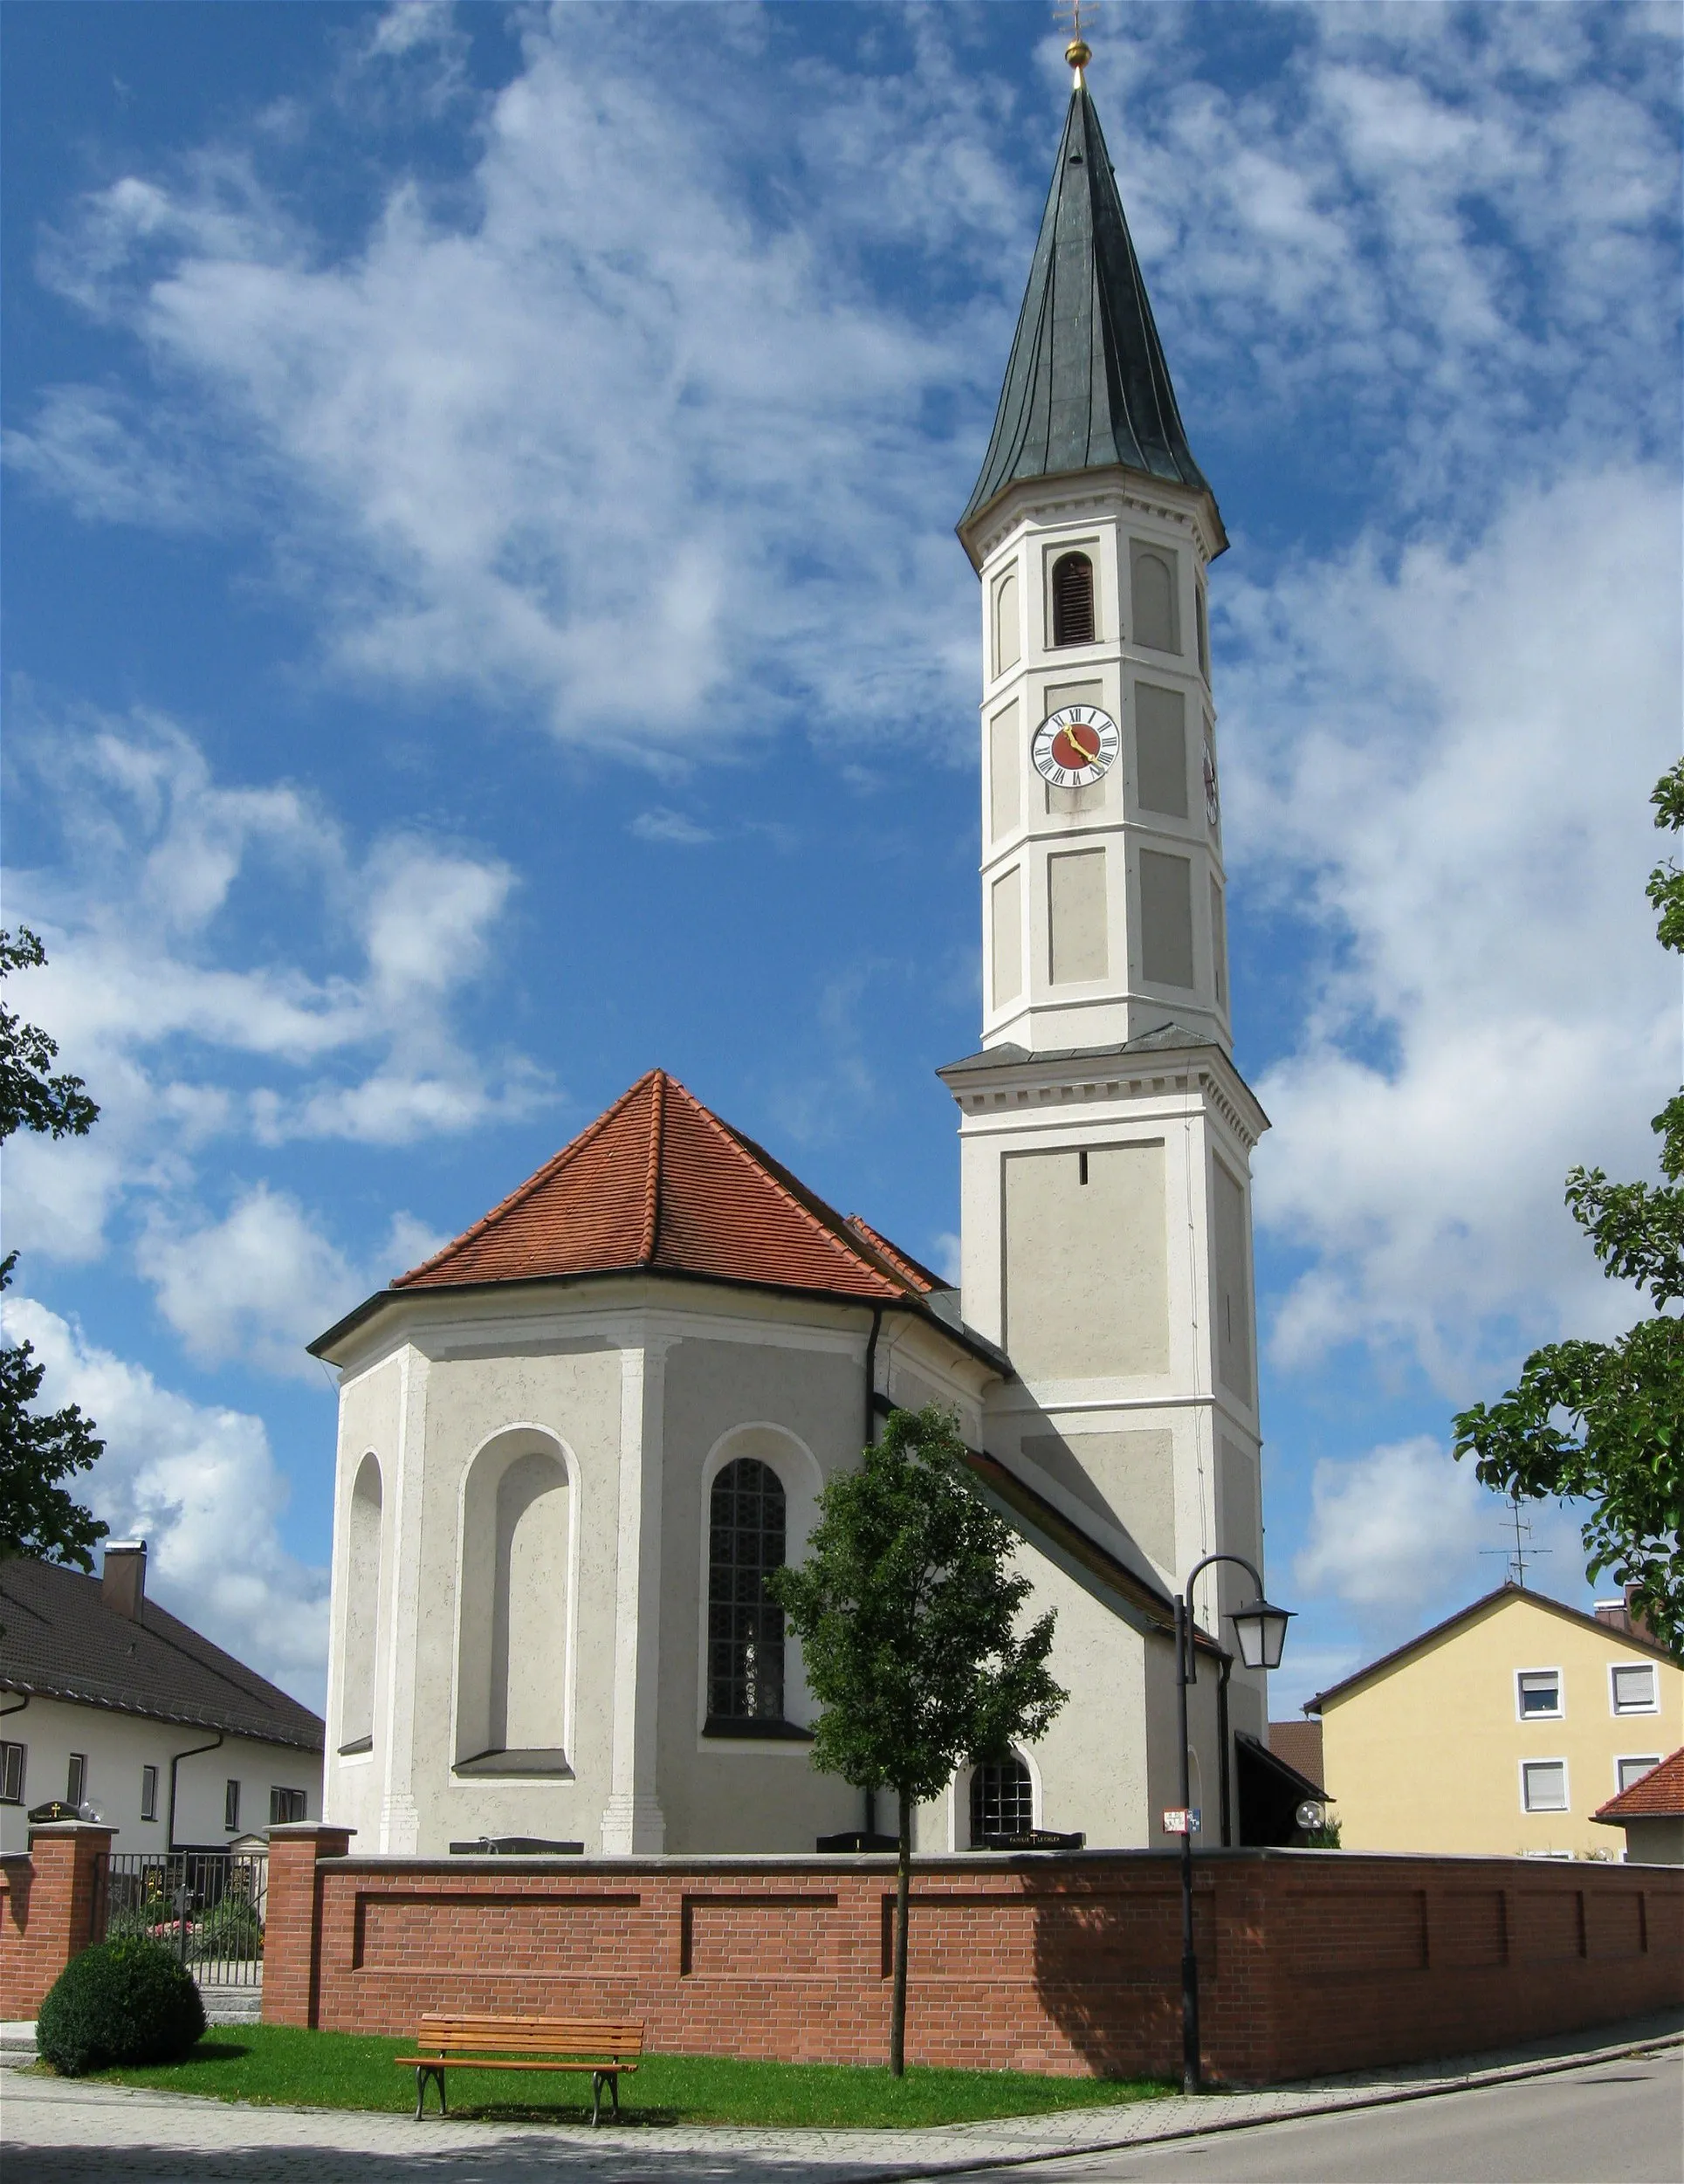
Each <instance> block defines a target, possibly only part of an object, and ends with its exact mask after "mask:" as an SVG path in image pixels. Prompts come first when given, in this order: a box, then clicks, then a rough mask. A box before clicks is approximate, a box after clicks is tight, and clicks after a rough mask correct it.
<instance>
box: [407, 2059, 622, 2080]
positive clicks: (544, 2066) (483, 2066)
mask: <svg viewBox="0 0 1684 2184" xmlns="http://www.w3.org/2000/svg"><path fill="white" fill-rule="evenodd" d="M392 2060H393V2061H394V2062H395V2063H401V2064H404V2065H405V2067H406V2068H407V2069H409V2070H412V2071H413V2070H416V2069H419V2068H422V2067H430V2066H431V2065H432V2064H435V2063H438V2062H443V2064H444V2067H445V2068H446V2069H447V2070H451V2071H584V2072H587V2073H588V2074H595V2072H597V2071H601V2074H602V2076H603V2077H604V2078H606V2077H608V2075H609V2073H610V2072H613V2073H615V2075H617V2076H619V2077H622V2078H624V2077H627V2076H629V2075H630V2074H631V2073H632V2072H634V2071H636V2068H637V2065H636V2064H635V2063H505V2062H501V2061H497V2060H493V2061H491V2062H486V2061H485V2060H484V2059H483V2058H480V2057H474V2056H456V2055H450V2056H443V2057H440V2056H436V2055H397V2056H394V2057H393V2058H392Z"/></svg>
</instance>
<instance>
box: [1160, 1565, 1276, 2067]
mask: <svg viewBox="0 0 1684 2184" xmlns="http://www.w3.org/2000/svg"><path fill="white" fill-rule="evenodd" d="M1213 1562H1237V1563H1238V1564H1239V1566H1240V1568H1241V1569H1243V1570H1244V1571H1245V1573H1246V1575H1247V1576H1248V1577H1249V1578H1250V1579H1251V1582H1252V1583H1253V1584H1254V1585H1255V1586H1256V1588H1257V1597H1256V1598H1255V1599H1254V1601H1252V1602H1251V1603H1250V1604H1249V1605H1248V1606H1247V1607H1243V1608H1236V1609H1235V1610H1234V1612H1233V1614H1232V1615H1231V1616H1230V1617H1228V1621H1229V1622H1230V1623H1232V1624H1233V1625H1234V1636H1235V1637H1236V1638H1238V1640H1239V1642H1240V1659H1241V1660H1242V1661H1243V1662H1244V1663H1245V1665H1246V1666H1247V1667H1248V1668H1278V1667H1279V1666H1280V1665H1281V1653H1282V1648H1283V1647H1284V1646H1285V1645H1286V1642H1287V1624H1288V1623H1289V1620H1290V1619H1291V1615H1292V1611H1291V1610H1290V1609H1289V1608H1272V1607H1270V1605H1269V1604H1268V1601H1267V1600H1265V1599H1264V1597H1263V1581H1262V1579H1261V1577H1260V1576H1258V1575H1257V1572H1256V1570H1255V1569H1254V1568H1253V1566H1252V1565H1251V1563H1249V1562H1248V1561H1247V1560H1246V1558H1245V1556H1243V1555H1206V1556H1205V1558H1204V1560H1203V1561H1202V1562H1195V1563H1194V1564H1193V1568H1192V1569H1191V1570H1189V1572H1188V1573H1187V1580H1186V1591H1185V1592H1178V1593H1177V1594H1176V1596H1175V1686H1176V1700H1177V1707H1178V1716H1177V1718H1178V1720H1179V1723H1180V1728H1181V2090H1182V2091H1183V2092H1187V2093H1196V2092H1197V2091H1199V1958H1198V1954H1197V1952H1196V1951H1195V1950H1194V1948H1193V1811H1192V1804H1193V1778H1192V1774H1191V1771H1190V1768H1189V1765H1188V1757H1187V1686H1188V1685H1189V1684H1190V1683H1192V1682H1193V1680H1194V1662H1193V1587H1194V1585H1196V1584H1197V1583H1198V1582H1199V1578H1200V1577H1202V1576H1204V1574H1205V1572H1206V1570H1207V1569H1209V1568H1210V1567H1211V1565H1212V1564H1213Z"/></svg>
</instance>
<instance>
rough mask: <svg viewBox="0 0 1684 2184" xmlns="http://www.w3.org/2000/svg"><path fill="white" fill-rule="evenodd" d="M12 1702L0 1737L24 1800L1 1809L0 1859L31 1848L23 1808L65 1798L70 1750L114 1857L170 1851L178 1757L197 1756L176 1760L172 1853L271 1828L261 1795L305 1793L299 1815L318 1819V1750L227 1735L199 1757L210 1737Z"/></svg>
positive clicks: (108, 1714)
mask: <svg viewBox="0 0 1684 2184" xmlns="http://www.w3.org/2000/svg"><path fill="white" fill-rule="evenodd" d="M19 1695H20V1694H18V1693H13V1692H4V1693H0V1708H3V1709H4V1710H5V1712H4V1718H3V1719H0V1740H3V1741H5V1742H6V1743H9V1744H21V1745H23V1746H24V1749H25V1752H26V1755H27V1762H26V1766H25V1769H24V1786H23V1796H22V1797H21V1798H20V1799H19V1801H18V1802H17V1803H16V1804H6V1803H0V1852H3V1854H4V1855H6V1856H8V1857H10V1856H11V1855H12V1854H13V1853H14V1852H17V1851H25V1850H27V1849H28V1847H29V1819H28V1815H29V1809H30V1807H31V1805H41V1804H45V1803H47V1801H48V1800H49V1799H50V1798H53V1797H63V1796H65V1791H66V1790H67V1789H68V1787H69V1772H70V1755H71V1754H72V1752H79V1753H81V1754H82V1755H83V1756H84V1757H85V1758H86V1762H87V1768H86V1775H85V1778H84V1788H83V1797H84V1800H85V1802H86V1803H88V1804H90V1805H92V1806H93V1809H94V1810H95V1811H96V1812H97V1813H98V1814H99V1816H100V1818H101V1819H102V1820H103V1821H105V1822H106V1823H107V1825H108V1826H111V1827H113V1828H115V1829H117V1830H118V1836H117V1839H116V1841H115V1842H114V1843H113V1845H112V1848H113V1851H120V1852H124V1853H127V1852H129V1851H163V1850H165V1849H166V1848H168V1825H169V1769H170V1762H171V1760H172V1759H173V1758H175V1756H176V1755H178V1754H182V1753H189V1752H191V1753H196V1756H195V1757H193V1758H184V1759H182V1762H181V1764H180V1766H179V1767H178V1768H177V1769H176V1802H175V1842H176V1844H177V1846H178V1847H180V1846H190V1847H192V1848H194V1849H196V1850H204V1849H214V1848H216V1847H217V1845H219V1844H226V1843H229V1842H231V1841H232V1840H233V1839H234V1837H236V1836H238V1835H247V1834H258V1835H261V1834H262V1833H263V1832H264V1830H265V1829H266V1828H267V1827H268V1825H269V1793H270V1791H271V1790H272V1789H301V1790H303V1791H304V1793H305V1797H306V1809H305V1811H306V1818H307V1819H311V1820H318V1819H320V1817H321V1792H322V1762H321V1754H320V1752H314V1751H307V1750H305V1749H302V1748H299V1747H298V1746H296V1745H290V1744H270V1743H266V1742H265V1741H261V1740H259V1739H258V1738H255V1737H244V1736H230V1735H226V1734H225V1735H224V1736H223V1740H222V1742H221V1744H220V1745H219V1746H217V1748H216V1749H214V1750H211V1751H202V1750H200V1749H199V1748H200V1747H202V1746H204V1745H208V1744H212V1743H213V1742H214V1741H215V1739H216V1736H217V1731H216V1730H214V1729H203V1728H196V1727H190V1726H183V1725H182V1724H181V1723H178V1722H168V1721H154V1720H148V1718H147V1717H145V1716H144V1715H140V1714H118V1713H116V1712H114V1711H113V1709H111V1708H110V1707H81V1706H75V1705H72V1704H71V1703H69V1702H68V1701H66V1700H58V1699H37V1698H31V1700H30V1701H29V1703H28V1705H27V1706H25V1707H18V1703H17V1702H18V1697H19ZM14 1710H15V1711H14ZM148 1767H155V1768H157V1770H158V1782H157V1817H156V1818H155V1819H153V1820H146V1819H143V1818H142V1817H141V1785H142V1770H143V1769H144V1768H148ZM230 1781H232V1782H238V1783H239V1785H240V1791H239V1818H238V1822H237V1825H236V1826H235V1827H233V1828H228V1827H225V1826H224V1825H223V1815H224V1811H225V1805H224V1799H225V1797H226V1795H227V1786H228V1784H229V1782H230Z"/></svg>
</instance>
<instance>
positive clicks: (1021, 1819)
mask: <svg viewBox="0 0 1684 2184" xmlns="http://www.w3.org/2000/svg"><path fill="white" fill-rule="evenodd" d="M1034 1823H1035V1800H1034V1782H1032V1781H1031V1780H1030V1779H1029V1770H1028V1768H1027V1767H1026V1766H1025V1765H1024V1764H1023V1762H1022V1761H1021V1759H1004V1760H986V1761H984V1762H981V1763H980V1764H979V1765H978V1766H976V1767H973V1768H972V1769H971V1848H972V1849H973V1851H979V1850H981V1849H982V1848H983V1847H984V1846H985V1844H986V1842H987V1839H988V1837H990V1836H998V1835H1028V1833H1029V1832H1030V1830H1032V1829H1033V1828H1034Z"/></svg>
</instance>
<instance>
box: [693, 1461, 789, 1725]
mask: <svg viewBox="0 0 1684 2184" xmlns="http://www.w3.org/2000/svg"><path fill="white" fill-rule="evenodd" d="M708 1518H709V1539H708V1590H707V1643H708V1661H707V1711H708V1718H709V1720H710V1721H781V1720H783V1712H784V1616H783V1610H782V1609H781V1608H780V1607H779V1606H778V1605H777V1604H776V1603H775V1602H773V1601H772V1600H769V1599H768V1598H767V1597H766V1577H767V1576H768V1575H769V1574H770V1572H771V1571H773V1570H774V1569H782V1568H783V1565H784V1546H785V1530H786V1520H785V1507H784V1490H783V1486H782V1482H781V1481H780V1479H779V1477H778V1474H777V1473H776V1472H775V1471H773V1469H772V1467H771V1466H770V1465H769V1464H763V1463H760V1461H759V1460H758V1459H756V1458H754V1457H753V1456H740V1457H739V1458H738V1459H737V1460H736V1462H735V1463H732V1464H727V1465H725V1468H724V1469H723V1470H722V1471H721V1472H720V1473H719V1475H718V1478H717V1479H715V1480H714V1482H713V1494H712V1501H711V1507H710V1509H709V1512H708Z"/></svg>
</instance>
